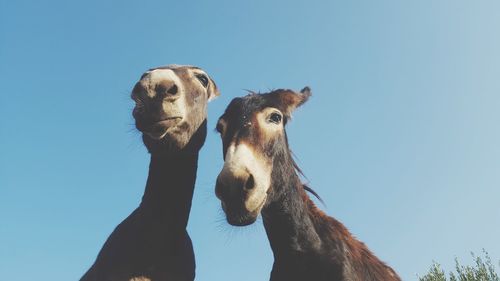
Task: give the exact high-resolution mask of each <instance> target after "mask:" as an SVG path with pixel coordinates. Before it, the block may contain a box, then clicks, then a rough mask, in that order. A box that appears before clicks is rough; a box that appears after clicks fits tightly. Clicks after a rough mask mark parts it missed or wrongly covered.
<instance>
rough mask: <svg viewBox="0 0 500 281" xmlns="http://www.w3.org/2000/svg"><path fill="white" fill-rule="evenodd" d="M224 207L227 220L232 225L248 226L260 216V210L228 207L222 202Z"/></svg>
mask: <svg viewBox="0 0 500 281" xmlns="http://www.w3.org/2000/svg"><path fill="white" fill-rule="evenodd" d="M221 205H222V209H223V210H224V213H225V214H226V220H227V222H228V223H229V224H230V225H234V226H246V225H250V224H252V223H254V222H255V221H256V220H257V217H258V216H259V213H260V210H259V211H257V210H255V211H253V212H249V211H247V210H246V208H245V207H243V206H241V207H239V208H238V207H232V206H231V207H228V206H227V205H226V204H225V203H224V202H222V203H221Z"/></svg>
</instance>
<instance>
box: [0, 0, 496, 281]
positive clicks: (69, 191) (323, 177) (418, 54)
mask: <svg viewBox="0 0 500 281" xmlns="http://www.w3.org/2000/svg"><path fill="white" fill-rule="evenodd" d="M169 2H173V1H148V2H147V3H146V2H142V1H116V2H115V3H112V2H109V1H23V0H16V1H7V0H1V2H0V81H1V82H0V276H2V277H1V278H2V280H10V281H17V280H61V281H66V280H76V279H78V278H79V277H80V276H81V275H82V274H83V273H84V271H85V270H86V269H87V268H88V267H89V266H90V265H91V264H92V262H93V261H94V258H95V257H96V254H97V252H98V251H99V249H100V248H101V246H102V244H103V242H104V241H105V239H106V238H107V237H108V235H109V234H110V232H111V231H112V230H113V228H114V227H115V226H116V225H117V224H118V223H119V222H121V221H122V220H123V219H124V218H125V217H126V216H127V215H128V214H129V213H130V212H131V211H132V210H133V209H134V208H135V207H136V206H137V205H138V204H139V201H140V198H141V195H142V192H143V188H144V185H145V180H146V176H147V167H148V162H149V155H148V154H147V153H146V151H145V149H144V147H143V145H142V143H141V139H140V134H139V133H137V132H136V131H135V130H134V126H133V119H132V117H131V109H132V107H133V103H132V101H131V100H130V99H129V92H130V90H131V88H132V86H133V85H134V83H135V81H136V80H137V79H138V78H139V77H140V75H141V73H142V72H143V71H145V70H146V69H148V68H150V67H154V66H158V65H163V64H170V63H178V64H194V65H197V66H200V67H202V68H204V69H205V70H206V71H207V72H208V73H209V74H211V76H212V77H213V78H214V80H215V81H216V82H217V83H218V85H219V87H220V89H221V93H222V95H221V97H220V98H219V99H217V100H215V101H214V102H213V103H211V104H210V106H209V112H210V114H209V126H210V127H211V128H213V127H214V124H215V121H216V118H217V117H218V116H219V115H220V114H221V113H222V112H223V110H224V108H225V106H226V105H227V104H228V102H229V101H230V100H231V99H232V98H233V97H236V96H240V95H243V94H245V91H243V90H242V89H252V90H261V91H266V90H267V89H272V88H280V87H286V88H294V89H300V88H301V87H303V86H305V85H308V86H310V87H311V88H312V90H313V97H312V99H311V100H310V101H309V102H308V103H307V104H306V105H304V106H303V107H302V108H301V109H300V110H299V111H298V112H297V113H296V114H295V119H294V120H293V122H291V123H290V125H289V128H288V132H289V138H290V142H291V147H292V149H293V150H294V152H295V154H296V155H297V157H298V159H299V164H300V166H301V167H302V169H303V170H304V172H305V174H306V175H307V177H308V179H309V181H310V185H311V186H312V187H314V189H316V190H317V192H318V193H319V194H320V195H321V196H322V197H323V199H324V201H325V202H326V207H325V206H321V207H322V208H323V209H325V210H326V211H327V212H328V213H329V214H330V215H333V216H335V217H336V218H338V219H339V220H341V221H342V222H343V223H344V224H345V225H346V226H347V227H348V228H349V229H350V230H351V231H352V232H353V233H354V234H355V235H356V236H357V237H358V238H359V239H361V240H362V241H365V242H366V243H367V244H368V246H369V247H370V248H371V249H372V250H373V251H374V252H375V253H376V254H377V255H378V256H379V257H380V258H381V259H383V260H385V261H387V262H388V263H389V264H390V265H391V266H393V267H394V268H395V269H396V270H397V271H398V272H399V273H400V274H401V276H402V277H403V279H404V280H416V274H417V273H420V274H423V273H425V272H426V270H427V269H428V268H429V265H430V264H431V262H432V260H433V259H434V260H437V261H440V262H441V263H443V264H444V266H445V268H446V269H448V270H450V269H452V266H453V258H454V257H455V256H457V257H459V258H461V259H463V260H465V261H469V260H470V259H469V251H475V252H479V251H480V250H481V248H486V249H487V250H488V251H489V252H490V254H491V256H492V257H493V259H495V260H499V259H500V240H499V237H500V204H499V199H500V127H499V124H500V31H499V28H500V17H499V16H498V15H499V11H500V2H498V1H493V0H492V1H483V0H478V1H453V0H449V1H434V0H425V1H394V0H393V1H390V0H382V1H285V0H283V1H265V0H261V1H176V3H175V4H174V3H169ZM181 3H183V4H181ZM221 164H222V159H221V144H220V141H219V138H218V136H217V135H216V134H215V133H213V132H210V133H209V135H208V139H207V142H206V144H205V146H204V148H203V150H202V152H201V157H200V162H199V167H200V169H199V173H198V179H197V185H196V192H195V196H194V202H193V209H192V213H191V220H190V222H189V232H190V234H191V237H192V239H193V241H194V246H195V251H196V258H197V276H198V277H197V280H201V281H205V280H208V281H211V280H217V281H219V280H221V281H224V280H231V281H232V280H252V281H255V280H268V276H269V272H270V269H271V266H272V253H271V250H270V248H269V245H268V242H267V238H266V236H265V232H264V231H263V227H262V223H261V222H259V223H257V224H255V225H252V226H250V227H247V228H234V227H230V226H227V224H226V223H225V222H224V217H223V214H222V212H221V210H220V207H219V201H218V200H217V199H216V198H215V196H214V179H215V177H216V175H217V173H218V172H219V170H220V168H221Z"/></svg>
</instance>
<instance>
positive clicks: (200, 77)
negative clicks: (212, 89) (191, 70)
mask: <svg viewBox="0 0 500 281" xmlns="http://www.w3.org/2000/svg"><path fill="white" fill-rule="evenodd" d="M196 78H198V80H200V82H201V84H202V85H203V87H205V88H206V87H207V86H208V77H207V76H206V75H203V74H196Z"/></svg>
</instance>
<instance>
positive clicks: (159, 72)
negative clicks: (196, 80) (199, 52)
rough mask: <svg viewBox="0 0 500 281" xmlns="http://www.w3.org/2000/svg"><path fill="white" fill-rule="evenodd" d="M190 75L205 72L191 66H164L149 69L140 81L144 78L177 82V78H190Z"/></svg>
mask: <svg viewBox="0 0 500 281" xmlns="http://www.w3.org/2000/svg"><path fill="white" fill-rule="evenodd" d="M191 73H205V71H203V69H201V68H199V67H196V66H192V65H177V64H170V65H166V66H159V67H155V68H151V69H149V70H148V71H146V72H145V73H144V74H143V75H142V76H141V80H143V79H145V78H147V79H155V78H156V79H158V78H159V79H161V78H167V79H172V80H177V79H179V78H186V76H190V74H191ZM205 74H206V73H205Z"/></svg>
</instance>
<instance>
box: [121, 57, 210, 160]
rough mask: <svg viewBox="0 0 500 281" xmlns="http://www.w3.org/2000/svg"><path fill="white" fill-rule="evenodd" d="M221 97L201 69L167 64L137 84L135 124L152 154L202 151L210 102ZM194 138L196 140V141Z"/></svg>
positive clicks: (133, 92) (149, 73) (134, 94)
mask: <svg viewBox="0 0 500 281" xmlns="http://www.w3.org/2000/svg"><path fill="white" fill-rule="evenodd" d="M218 95H219V90H218V89H217V86H216V85H215V82H214V81H213V80H212V79H211V78H210V77H209V76H208V75H207V73H206V72H205V71H203V70H202V69H201V68H198V67H195V66H185V65H168V66H163V67H157V68H153V69H150V70H148V71H147V72H145V73H144V74H143V75H142V77H141V78H140V79H139V81H138V82H137V83H136V84H135V87H134V89H133V91H132V95H131V97H132V99H133V100H134V101H135V108H134V111H133V116H134V119H135V125H136V127H137V129H138V130H139V131H141V132H142V133H143V141H144V144H145V145H146V147H147V148H148V150H149V152H150V153H152V154H158V153H165V152H172V151H179V150H182V149H184V148H185V147H186V145H187V144H188V143H192V144H193V143H194V144H193V145H192V147H189V148H190V149H194V150H196V149H199V148H201V145H202V144H203V142H204V140H205V136H206V118H207V103H208V101H210V100H212V99H213V98H215V97H216V96H218ZM194 138H195V139H194Z"/></svg>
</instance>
